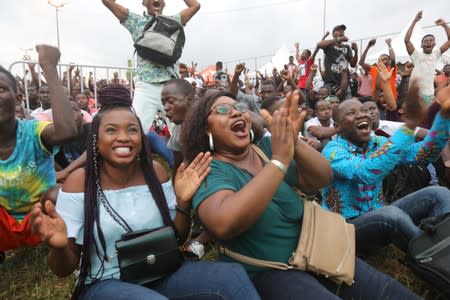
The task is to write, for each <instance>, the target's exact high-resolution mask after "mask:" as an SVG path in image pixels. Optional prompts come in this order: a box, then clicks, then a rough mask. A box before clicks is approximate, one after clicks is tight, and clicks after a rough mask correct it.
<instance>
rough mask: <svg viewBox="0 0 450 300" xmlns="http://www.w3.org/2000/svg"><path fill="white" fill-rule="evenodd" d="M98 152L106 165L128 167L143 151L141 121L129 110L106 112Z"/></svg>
mask: <svg viewBox="0 0 450 300" xmlns="http://www.w3.org/2000/svg"><path fill="white" fill-rule="evenodd" d="M97 144H98V151H99V154H100V155H101V157H102V158H103V161H104V163H108V164H110V165H113V166H115V167H119V168H120V167H126V166H129V165H130V164H131V163H133V162H134V161H135V160H136V158H137V156H138V154H139V153H140V152H141V149H142V137H141V130H140V126H139V121H138V119H137V117H136V115H135V114H133V113H132V112H131V111H130V110H129V109H127V108H116V109H112V110H110V111H107V112H104V113H103V114H102V115H101V120H100V124H99V129H98V142H97Z"/></svg>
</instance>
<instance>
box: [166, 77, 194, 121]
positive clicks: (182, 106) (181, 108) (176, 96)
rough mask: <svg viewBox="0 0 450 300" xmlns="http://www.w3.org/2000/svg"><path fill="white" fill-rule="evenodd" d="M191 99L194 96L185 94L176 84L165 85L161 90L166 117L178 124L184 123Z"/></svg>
mask: <svg viewBox="0 0 450 300" xmlns="http://www.w3.org/2000/svg"><path fill="white" fill-rule="evenodd" d="M191 101H192V97H191V96H185V95H183V94H182V93H181V92H180V91H179V89H177V86H176V85H175V84H168V85H165V86H164V87H163V89H162V91H161V102H162V105H163V106H164V111H165V113H166V117H167V118H168V119H169V120H171V121H172V122H174V123H175V124H177V125H179V124H182V123H183V121H184V117H185V115H186V112H187V110H188V107H189V104H190V102H191Z"/></svg>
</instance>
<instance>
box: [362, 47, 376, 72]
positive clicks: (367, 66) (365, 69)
mask: <svg viewBox="0 0 450 300" xmlns="http://www.w3.org/2000/svg"><path fill="white" fill-rule="evenodd" d="M376 42H377V40H376V39H372V40H370V41H369V43H368V44H367V47H366V49H364V51H363V53H362V54H361V58H360V60H359V65H360V66H361V67H363V68H364V71H366V72H369V70H370V65H369V64H367V63H366V56H367V53H368V52H369V49H370V48H372V47H373V46H374V45H375V43H376Z"/></svg>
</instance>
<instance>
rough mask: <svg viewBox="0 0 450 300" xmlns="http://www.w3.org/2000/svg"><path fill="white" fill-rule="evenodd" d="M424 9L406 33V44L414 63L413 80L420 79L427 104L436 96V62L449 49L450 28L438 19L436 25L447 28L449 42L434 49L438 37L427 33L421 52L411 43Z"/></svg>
mask: <svg viewBox="0 0 450 300" xmlns="http://www.w3.org/2000/svg"><path fill="white" fill-rule="evenodd" d="M422 13H423V11H419V12H418V13H417V15H416V17H415V18H414V20H413V22H412V24H411V26H410V27H409V29H408V31H407V32H406V35H405V45H406V50H407V51H408V54H409V55H410V56H411V60H412V63H413V64H414V70H413V71H412V74H411V81H410V82H412V81H414V79H418V82H419V87H420V94H421V96H422V97H423V98H424V100H425V102H426V103H427V105H430V104H431V102H432V101H433V98H434V82H433V80H434V73H435V69H436V63H437V61H438V60H439V59H440V58H441V56H442V53H444V52H445V51H447V50H448V48H449V47H450V28H449V27H448V25H447V23H446V22H445V21H444V20H443V19H438V20H436V22H435V23H436V25H440V26H442V27H443V28H444V29H445V32H446V34H447V42H445V43H444V44H443V45H442V46H441V47H440V48H437V49H434V46H436V39H435V37H434V35H432V34H426V35H425V36H424V37H423V38H422V43H421V46H420V47H421V48H422V51H423V52H419V51H417V50H416V49H415V48H414V45H413V43H411V35H412V33H413V31H414V27H415V26H416V23H417V22H419V21H420V20H421V19H422Z"/></svg>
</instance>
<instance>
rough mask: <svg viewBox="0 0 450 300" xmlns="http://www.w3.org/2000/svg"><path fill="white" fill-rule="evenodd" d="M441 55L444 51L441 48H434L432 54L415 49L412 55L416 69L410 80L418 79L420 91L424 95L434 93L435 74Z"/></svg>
mask: <svg viewBox="0 0 450 300" xmlns="http://www.w3.org/2000/svg"><path fill="white" fill-rule="evenodd" d="M441 56H442V53H441V50H440V49H439V48H436V49H434V50H433V52H431V53H430V54H425V53H423V52H419V51H417V49H414V52H413V54H412V55H411V59H412V62H413V64H414V69H413V71H412V74H411V80H410V81H409V82H413V80H414V79H418V83H419V87H420V93H421V94H422V95H424V96H433V95H434V74H435V69H436V63H437V61H438V60H439V59H440V58H441Z"/></svg>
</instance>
